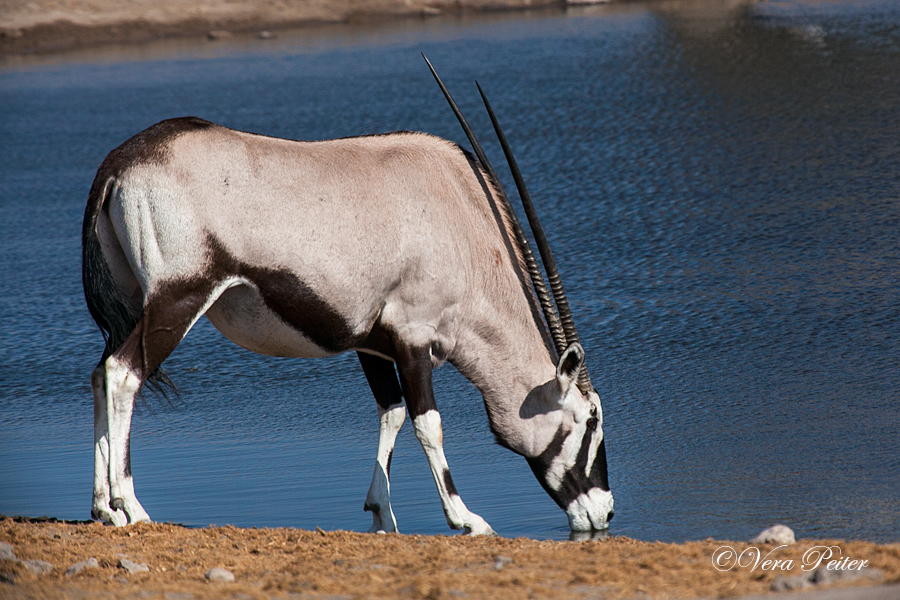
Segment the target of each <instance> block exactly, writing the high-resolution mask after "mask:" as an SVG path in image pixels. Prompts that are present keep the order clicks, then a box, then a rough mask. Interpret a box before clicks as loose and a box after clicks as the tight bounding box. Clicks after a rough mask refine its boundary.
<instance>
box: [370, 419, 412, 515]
mask: <svg viewBox="0 0 900 600" xmlns="http://www.w3.org/2000/svg"><path fill="white" fill-rule="evenodd" d="M404 419H406V406H404V405H403V404H402V403H401V404H396V405H394V406H392V407H390V408H388V409H384V408H382V407H381V406H380V405H379V407H378V423H379V428H378V429H379V434H378V456H377V457H376V459H375V472H374V473H373V474H372V484H371V485H370V486H369V493H368V494H366V504H365V506H364V508H365V510H367V511H370V512H371V513H372V527H370V528H369V533H379V532H383V533H390V532H395V531H397V519H395V518H394V511H393V509H392V508H391V457H392V456H393V454H394V442H395V441H396V440H397V433H398V432H399V431H400V426H401V425H403V421H404Z"/></svg>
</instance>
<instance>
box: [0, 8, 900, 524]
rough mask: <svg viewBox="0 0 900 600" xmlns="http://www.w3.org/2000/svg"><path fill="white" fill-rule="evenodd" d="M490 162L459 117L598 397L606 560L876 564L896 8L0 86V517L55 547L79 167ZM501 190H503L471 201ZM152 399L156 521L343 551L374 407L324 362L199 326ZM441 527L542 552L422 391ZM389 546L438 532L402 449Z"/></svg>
mask: <svg viewBox="0 0 900 600" xmlns="http://www.w3.org/2000/svg"><path fill="white" fill-rule="evenodd" d="M420 52H425V53H426V54H427V55H428V56H429V58H430V59H431V60H432V61H433V62H434V64H435V65H436V66H437V68H438V69H439V71H440V72H441V73H442V75H443V77H444V79H445V81H446V82H447V83H448V85H449V86H450V87H451V90H452V91H454V93H455V95H456V96H457V100H458V101H459V102H460V104H461V105H462V107H463V109H464V110H465V111H466V112H467V114H469V115H470V119H471V120H472V121H473V124H474V126H475V128H476V130H477V131H479V132H481V137H482V138H483V141H484V142H485V146H486V149H487V151H488V154H489V155H490V156H492V157H494V160H495V163H500V162H501V155H500V153H499V151H498V148H497V147H496V145H495V144H493V143H488V142H490V139H491V135H490V134H489V131H490V129H489V125H488V123H487V120H486V118H485V117H484V116H483V114H482V113H483V111H482V110H481V109H480V108H479V107H478V104H477V95H476V92H475V89H474V86H473V85H472V80H473V79H476V78H477V79H478V80H479V81H480V82H481V83H482V84H483V85H484V86H485V88H486V91H487V93H488V94H489V95H490V97H491V99H492V102H493V104H494V106H495V108H496V110H497V111H498V114H499V116H500V118H501V120H502V122H503V123H504V125H505V128H506V129H507V133H508V135H509V137H510V138H511V143H512V144H513V146H514V148H515V150H516V152H517V156H518V159H519V162H520V165H521V167H522V170H523V172H524V173H525V176H526V178H527V180H528V182H529V185H530V187H531V191H532V195H533V196H534V197H535V198H536V199H537V202H538V208H539V211H540V212H541V214H542V216H543V220H544V227H545V229H546V231H547V235H548V237H549V238H550V242H551V244H552V246H553V248H554V250H555V252H556V254H557V256H556V258H557V262H558V263H559V265H560V268H561V270H562V274H563V279H564V282H565V284H566V286H567V290H568V291H569V295H570V302H571V304H572V306H573V309H574V312H575V317H576V322H577V323H578V325H579V329H580V333H581V337H582V340H583V342H584V344H585V346H586V348H587V350H588V364H589V366H590V369H591V374H592V378H593V380H594V384H595V386H596V387H597V389H598V390H599V391H600V393H601V396H602V398H603V408H604V414H605V421H606V423H605V432H606V435H607V439H608V452H609V470H610V483H611V485H612V489H613V492H614V493H615V495H616V518H615V520H614V521H613V522H612V527H611V533H613V534H615V535H628V536H633V537H637V538H641V539H647V540H653V539H660V540H667V541H678V540H686V539H701V538H706V537H716V538H737V539H747V538H749V537H750V536H752V535H754V534H755V533H756V532H757V531H758V530H760V529H762V528H763V527H765V526H768V525H770V524H772V523H775V522H783V523H786V524H788V525H790V526H792V527H793V528H794V529H795V530H796V532H797V534H798V536H802V537H812V536H815V537H831V538H865V539H870V540H875V541H882V542H886V541H897V540H898V539H900V534H898V532H900V516H898V515H900V498H898V490H900V485H898V484H900V460H898V450H897V440H898V429H900V416H898V415H900V411H898V409H897V406H898V405H897V400H898V392H897V390H898V389H900V375H898V369H897V365H898V358H900V353H898V350H897V341H896V340H897V339H900V286H898V279H900V256H898V254H900V250H898V249H900V233H898V232H900V222H898V217H900V183H898V181H900V180H898V177H897V173H900V146H898V144H897V140H898V139H900V120H898V119H897V107H898V106H900V7H898V6H897V5H895V4H890V3H878V2H862V3H847V4H841V3H836V4H831V3H829V4H821V5H820V4H800V3H764V4H758V5H754V6H753V7H752V8H742V9H734V10H731V11H726V10H724V9H716V8H713V9H706V10H699V9H696V8H693V9H684V10H667V11H664V10H662V9H659V8H657V7H655V6H654V5H643V4H633V5H628V6H627V7H624V8H618V7H612V8H607V7H595V8H585V9H571V10H569V11H568V12H538V13H531V14H524V15H500V16H492V17H484V18H473V19H452V18H447V19H438V20H427V21H422V22H418V21H410V22H404V23H400V24H398V25H395V26H393V27H392V28H391V29H389V30H358V29H352V28H341V27H336V28H332V29H330V30H328V31H326V32H325V33H323V34H316V35H315V36H314V37H313V36H312V34H310V32H302V31H301V32H298V33H296V34H292V35H282V36H281V37H280V38H279V39H278V40H275V41H274V42H262V41H254V40H251V39H237V40H235V41H234V43H232V44H230V45H223V44H218V45H209V44H206V43H205V42H204V43H199V44H195V43H178V44H174V45H173V44H158V45H151V46H147V47H142V48H139V49H136V50H134V49H132V50H128V49H115V48H114V49H112V50H105V51H101V52H98V53H81V54H77V53H76V54H71V55H67V56H63V57H51V58H50V59H31V60H20V61H18V62H13V61H7V63H6V64H5V65H3V66H2V68H0V211H2V215H3V218H2V220H0V513H2V514H24V515H31V516H37V515H42V514H47V515H51V516H55V517H59V518H67V519H85V518H88V516H89V511H90V498H91V477H92V439H93V438H92V416H91V414H92V413H91V410H92V409H91V399H90V388H89V381H88V377H89V373H90V371H91V369H92V368H93V366H94V364H95V363H96V360H97V359H98V358H99V355H100V351H101V347H102V341H101V338H100V335H99V332H98V331H97V330H96V328H95V326H94V325H93V323H92V321H91V320H90V317H89V315H88V313H87V310H86V308H85V306H84V301H83V298H82V295H81V284H80V227H81V218H82V214H83V210H84V203H85V200H86V197H87V191H88V189H89V187H90V183H91V181H92V179H93V176H94V172H95V170H96V168H97V166H98V165H99V164H100V162H101V161H102V159H103V157H104V156H105V154H106V153H107V152H108V151H109V150H111V149H112V148H114V147H115V146H117V145H118V144H120V143H121V142H122V141H124V140H125V139H126V138H128V137H129V136H130V135H132V134H134V133H136V132H138V131H140V130H141V129H143V128H145V127H147V126H149V125H151V124H153V123H155V122H157V121H159V120H162V119H164V118H168V117H172V116H181V115H186V114H193V115H198V116H202V117H204V118H207V119H210V120H213V121H217V122H219V123H222V124H224V125H228V126H231V127H235V128H238V129H244V130H250V131H256V132H260V133H265V134H269V135H276V136H284V137H293V138H304V139H319V138H329V137H339V136H347V135H356V134H362V133H372V132H380V131H390V130H397V129H414V130H425V131H429V132H432V133H435V134H437V135H441V136H444V137H448V138H450V139H453V140H457V141H463V137H462V135H461V133H460V132H459V131H458V125H457V124H456V123H455V121H454V119H453V116H452V114H451V113H450V111H449V109H448V108H447V107H446V105H445V103H444V101H443V99H442V98H441V96H440V93H439V91H438V90H437V88H436V86H435V85H434V83H433V81H432V80H431V78H430V75H429V74H428V72H427V69H426V67H425V65H424V63H423V61H422V59H421V57H420V56H419V53H420ZM504 181H505V183H506V185H507V187H511V185H510V184H509V182H508V180H504ZM167 368H168V370H169V372H170V374H171V375H172V376H173V378H174V379H175V380H176V381H177V382H178V383H179V384H180V386H181V388H182V389H183V391H184V398H183V400H182V401H176V402H175V403H174V404H173V405H171V406H170V405H167V404H165V403H162V402H158V401H153V400H152V399H148V402H147V404H146V405H145V406H143V407H142V408H141V409H139V411H138V414H137V415H136V417H135V422H134V433H133V446H132V456H133V467H134V472H135V477H136V479H135V481H136V488H137V492H138V496H139V497H140V498H141V501H142V502H143V504H144V507H145V508H146V509H147V510H148V512H149V513H150V515H151V516H152V517H153V518H154V519H156V520H160V521H175V522H180V523H186V524H189V525H193V526H205V525H208V524H210V523H216V524H219V525H223V524H226V523H230V524H234V525H239V526H254V525H255V526H259V527H262V526H295V527H303V528H313V527H316V526H320V527H323V528H325V529H336V528H343V529H353V530H361V531H364V530H365V529H367V528H368V526H369V524H370V523H371V520H370V517H369V515H368V514H367V513H364V512H363V511H362V504H363V500H364V498H365V493H366V490H367V488H368V484H369V481H370V478H371V467H372V464H373V462H374V453H375V446H376V444H377V418H376V410H375V404H374V402H373V401H372V399H371V396H370V393H369V391H368V389H367V387H366V384H365V381H364V378H363V376H362V372H361V369H360V368H359V366H358V365H357V364H356V360H355V357H354V356H352V355H346V356H342V357H338V358H333V359H327V360H307V361H296V360H286V359H274V358H266V357H260V356H256V355H253V354H251V353H249V352H247V351H244V350H241V349H239V348H237V347H235V346H233V345H231V344H230V343H229V342H227V341H225V340H224V338H222V337H221V336H220V335H219V334H218V333H217V332H216V331H215V330H214V329H213V328H212V327H211V326H210V325H209V323H207V322H206V321H205V320H202V321H201V322H200V323H198V325H197V326H196V327H195V329H194V330H193V331H192V332H191V334H190V335H189V336H188V338H187V339H186V340H185V342H184V343H183V344H182V345H181V346H180V347H179V348H178V349H177V350H176V352H175V353H174V354H173V355H172V356H171V358H170V359H169V360H168V361H167ZM436 388H437V389H436V394H437V397H438V403H439V406H440V408H441V409H442V412H443V416H444V429H445V448H446V452H447V456H448V460H449V463H450V465H451V468H452V469H453V473H454V479H455V480H456V484H457V487H458V488H459V490H460V492H461V494H462V496H463V498H464V499H465V500H466V502H467V504H468V505H469V506H470V508H472V509H473V510H474V511H476V512H478V513H480V514H481V515H482V516H484V517H485V518H486V519H487V521H488V522H490V523H491V524H492V525H493V527H494V528H495V529H496V530H497V531H498V532H499V533H501V534H503V535H507V536H519V535H524V536H529V537H535V538H565V537H566V536H567V535H568V529H567V526H566V520H565V516H564V515H563V513H562V512H561V511H560V510H559V509H558V508H557V507H556V506H555V505H554V504H553V503H552V501H551V500H550V499H549V497H547V496H546V494H545V493H544V492H543V490H541V488H540V486H539V485H538V483H537V481H536V480H535V479H534V477H533V476H532V475H531V473H530V470H529V469H528V467H527V466H526V464H525V462H524V461H523V460H522V459H521V458H519V457H517V456H515V455H513V454H512V453H510V452H508V451H506V450H504V449H502V448H500V447H498V446H495V445H494V444H493V443H492V436H491V435H490V433H489V431H488V427H487V420H486V417H485V415H484V410H483V407H482V406H481V400H480V397H479V395H478V393H477V391H476V390H475V389H474V388H473V387H472V386H470V385H469V384H468V383H467V382H466V381H465V380H464V379H463V378H462V377H461V376H460V375H459V374H458V373H456V372H455V371H453V369H452V367H444V368H442V369H440V370H438V371H437V372H436ZM392 484H393V485H392V487H393V496H394V511H395V514H396V515H397V518H398V522H399V525H400V528H401V531H403V532H407V533H411V532H420V533H447V532H448V531H449V530H448V529H447V527H446V524H445V521H444V518H443V515H442V512H441V509H440V504H439V501H438V498H437V494H436V492H435V491H434V484H433V483H432V481H431V476H430V472H429V471H428V468H427V465H426V462H425V460H424V456H423V454H422V451H421V449H420V448H419V447H418V444H417V442H416V441H415V439H414V436H413V435H412V428H411V427H410V426H409V425H408V424H407V426H406V427H405V428H404V430H403V431H401V434H400V438H399V440H398V447H397V450H396V452H395V456H394V461H393V481H392Z"/></svg>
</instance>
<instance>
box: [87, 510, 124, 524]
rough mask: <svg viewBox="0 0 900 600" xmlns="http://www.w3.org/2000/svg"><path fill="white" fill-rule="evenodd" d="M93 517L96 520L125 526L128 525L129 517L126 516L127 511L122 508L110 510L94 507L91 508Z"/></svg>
mask: <svg viewBox="0 0 900 600" xmlns="http://www.w3.org/2000/svg"><path fill="white" fill-rule="evenodd" d="M91 518H92V519H94V520H95V521H100V522H102V523H105V524H107V525H113V526H115V527H124V526H125V525H128V517H126V516H125V513H124V512H123V511H121V510H115V511H108V510H103V509H100V508H94V509H92V510H91Z"/></svg>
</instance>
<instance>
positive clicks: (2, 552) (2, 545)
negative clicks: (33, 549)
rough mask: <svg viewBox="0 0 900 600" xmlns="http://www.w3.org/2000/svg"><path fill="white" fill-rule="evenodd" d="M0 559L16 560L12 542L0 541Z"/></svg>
mask: <svg viewBox="0 0 900 600" xmlns="http://www.w3.org/2000/svg"><path fill="white" fill-rule="evenodd" d="M0 560H16V552H15V550H13V547H12V544H7V543H6V542H0Z"/></svg>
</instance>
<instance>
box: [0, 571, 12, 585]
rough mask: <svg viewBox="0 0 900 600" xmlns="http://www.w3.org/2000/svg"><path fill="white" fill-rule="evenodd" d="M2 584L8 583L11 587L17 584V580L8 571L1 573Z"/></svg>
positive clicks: (0, 580) (0, 581)
mask: <svg viewBox="0 0 900 600" xmlns="http://www.w3.org/2000/svg"><path fill="white" fill-rule="evenodd" d="M0 583H8V584H10V585H15V584H16V578H15V576H13V574H12V573H7V572H6V571H0Z"/></svg>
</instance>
